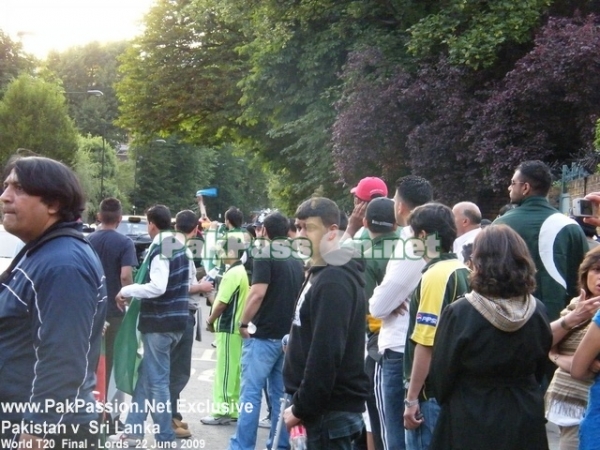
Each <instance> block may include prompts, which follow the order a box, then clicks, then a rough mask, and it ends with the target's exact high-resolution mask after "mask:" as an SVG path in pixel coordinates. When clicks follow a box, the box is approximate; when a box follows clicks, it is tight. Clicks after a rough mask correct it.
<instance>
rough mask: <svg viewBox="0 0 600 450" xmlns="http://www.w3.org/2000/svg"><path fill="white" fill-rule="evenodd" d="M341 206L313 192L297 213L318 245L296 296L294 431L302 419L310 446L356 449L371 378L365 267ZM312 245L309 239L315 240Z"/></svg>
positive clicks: (290, 376) (291, 369)
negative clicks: (343, 242)
mask: <svg viewBox="0 0 600 450" xmlns="http://www.w3.org/2000/svg"><path fill="white" fill-rule="evenodd" d="M339 217H340V211H339V209H338V207H337V205H336V204H335V202H333V201H331V200H329V199H327V198H320V197H316V198H312V199H310V200H307V201H305V202H304V203H302V204H301V205H300V206H299V207H298V209H297V211H296V227H297V229H298V233H299V236H300V237H302V238H304V239H305V240H306V241H305V244H306V245H303V247H305V248H309V247H310V250H311V255H310V258H311V269H310V271H309V273H308V276H307V278H306V281H305V283H304V285H303V287H302V290H301V293H300V296H299V298H298V300H297V302H296V308H295V311H294V317H293V320H292V328H291V331H290V338H289V343H288V347H287V353H286V357H285V363H284V370H283V378H284V385H285V390H286V392H287V393H288V394H292V395H293V397H292V402H291V403H292V405H291V406H290V407H289V408H287V409H286V410H285V413H284V420H285V424H286V426H287V428H288V429H291V428H292V427H294V426H295V425H298V424H300V423H301V422H302V423H303V424H304V426H305V427H306V431H307V436H308V447H309V448H315V449H319V448H329V445H331V443H332V442H334V443H335V445H336V448H340V449H350V448H351V445H352V444H351V442H352V439H353V438H354V437H356V436H357V435H358V434H359V433H360V431H361V430H362V427H363V423H362V412H363V411H364V409H365V400H366V398H367V387H368V379H367V376H366V374H365V371H364V351H365V350H364V348H365V336H364V320H365V314H366V307H365V294H364V278H363V275H362V270H363V268H362V265H361V264H360V263H359V261H357V260H355V259H350V258H348V257H346V256H347V255H348V254H347V253H345V254H344V252H343V250H341V249H339V246H338V238H339V236H338V234H339V230H338V223H339ZM308 244H309V245H308Z"/></svg>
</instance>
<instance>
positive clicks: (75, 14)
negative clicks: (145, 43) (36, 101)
mask: <svg viewBox="0 0 600 450" xmlns="http://www.w3.org/2000/svg"><path fill="white" fill-rule="evenodd" d="M153 3H154V0H0V30H2V31H4V32H5V33H7V34H8V35H9V36H10V37H11V39H12V40H15V41H19V40H20V41H21V42H22V44H23V49H24V50H25V51H26V52H27V53H33V54H34V55H35V56H37V57H39V58H45V57H46V56H47V55H48V52H49V51H50V50H58V51H64V50H66V49H67V48H69V47H74V46H82V45H85V44H87V43H89V42H93V41H99V42H101V43H104V42H112V41H119V40H123V39H131V38H133V37H134V36H137V35H139V34H141V32H142V31H143V27H142V25H141V21H142V19H143V17H144V15H145V14H146V13H147V12H148V11H149V9H150V7H151V6H152V4H153Z"/></svg>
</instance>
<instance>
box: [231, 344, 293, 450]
mask: <svg viewBox="0 0 600 450" xmlns="http://www.w3.org/2000/svg"><path fill="white" fill-rule="evenodd" d="M283 357H284V353H283V350H282V348H281V339H257V338H249V339H244V342H243V344H242V382H241V390H240V405H241V410H240V415H239V417H238V423H237V429H236V431H235V435H234V436H232V437H231V439H230V442H229V448H230V449H231V450H254V448H256V432H257V430H258V421H259V420H260V405H261V400H262V390H263V388H264V387H265V385H267V388H268V391H269V397H270V399H271V430H270V432H269V439H268V440H267V448H268V449H271V448H272V447H274V448H279V449H288V448H289V435H288V432H287V429H286V427H285V425H283V426H282V428H281V437H280V439H279V445H278V446H276V445H273V439H274V438H275V430H276V428H277V422H279V414H280V411H281V407H280V405H281V403H280V399H281V398H283V395H284V392H283V375H282V370H283ZM261 448H262V447H261Z"/></svg>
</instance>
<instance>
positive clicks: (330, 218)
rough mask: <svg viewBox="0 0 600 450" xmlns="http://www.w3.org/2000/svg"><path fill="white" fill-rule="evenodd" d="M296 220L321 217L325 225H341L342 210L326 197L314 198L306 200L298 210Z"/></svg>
mask: <svg viewBox="0 0 600 450" xmlns="http://www.w3.org/2000/svg"><path fill="white" fill-rule="evenodd" d="M294 216H295V217H296V219H300V220H306V219H308V218H309V217H319V218H320V219H321V222H323V225H325V226H326V227H329V226H331V225H339V224H340V209H339V208H338V205H337V204H336V203H335V202H334V201H333V200H330V199H328V198H326V197H313V198H310V199H308V200H305V201H304V202H302V203H301V204H300V206H298V209H296V214H294Z"/></svg>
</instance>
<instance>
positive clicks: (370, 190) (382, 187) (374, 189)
mask: <svg viewBox="0 0 600 450" xmlns="http://www.w3.org/2000/svg"><path fill="white" fill-rule="evenodd" d="M350 192H351V193H352V194H354V195H356V196H357V197H358V198H359V199H360V200H362V201H363V202H370V201H371V200H373V196H374V195H377V196H380V197H387V195H388V188H387V186H386V184H385V182H384V181H383V180H382V179H381V178H377V177H366V178H363V179H362V180H360V181H359V182H358V184H357V185H356V187H353V188H352V189H351V190H350Z"/></svg>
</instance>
